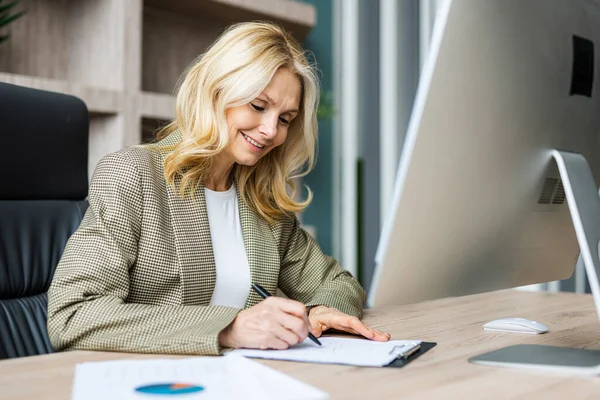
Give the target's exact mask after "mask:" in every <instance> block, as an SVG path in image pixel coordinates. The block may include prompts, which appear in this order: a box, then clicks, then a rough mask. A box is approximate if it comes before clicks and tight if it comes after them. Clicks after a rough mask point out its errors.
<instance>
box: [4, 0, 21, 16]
mask: <svg viewBox="0 0 600 400" xmlns="http://www.w3.org/2000/svg"><path fill="white" fill-rule="evenodd" d="M17 3H18V0H14V1H13V2H12V3H8V4H7V5H5V6H3V5H2V0H0V14H2V13H4V11H8V10H10V9H11V8H13V7H14V6H16V5H17Z"/></svg>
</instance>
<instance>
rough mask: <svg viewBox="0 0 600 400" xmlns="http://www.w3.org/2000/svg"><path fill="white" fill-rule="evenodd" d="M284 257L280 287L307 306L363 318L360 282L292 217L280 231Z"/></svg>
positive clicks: (364, 296) (363, 298) (289, 295)
mask: <svg viewBox="0 0 600 400" xmlns="http://www.w3.org/2000/svg"><path fill="white" fill-rule="evenodd" d="M281 239H282V240H281V242H280V244H281V245H282V247H281V249H280V251H281V254H283V256H282V263H281V269H280V272H279V282H278V284H279V288H280V289H281V291H283V293H285V294H286V295H287V296H288V297H290V298H291V299H294V300H297V301H300V302H302V303H304V304H305V305H306V306H307V307H309V306H317V305H324V306H327V307H331V308H335V309H337V310H339V311H341V312H343V313H346V314H349V315H353V316H356V317H358V318H361V317H362V312H363V308H364V305H365V301H366V295H365V291H364V290H363V288H362V287H361V286H360V283H358V281H357V280H356V279H355V278H354V277H353V276H352V275H351V274H350V273H349V272H348V271H346V270H344V269H343V268H342V267H341V265H340V264H339V263H338V262H337V261H336V260H335V259H333V258H332V257H329V256H327V255H325V254H324V253H323V251H322V250H321V248H320V246H319V245H318V243H317V242H316V241H315V240H314V239H313V238H312V236H310V235H309V234H308V233H307V232H306V231H305V230H304V229H302V228H301V227H300V223H299V221H298V219H297V218H296V217H295V216H291V217H290V219H289V220H288V221H286V223H285V224H284V227H283V228H282V230H281Z"/></svg>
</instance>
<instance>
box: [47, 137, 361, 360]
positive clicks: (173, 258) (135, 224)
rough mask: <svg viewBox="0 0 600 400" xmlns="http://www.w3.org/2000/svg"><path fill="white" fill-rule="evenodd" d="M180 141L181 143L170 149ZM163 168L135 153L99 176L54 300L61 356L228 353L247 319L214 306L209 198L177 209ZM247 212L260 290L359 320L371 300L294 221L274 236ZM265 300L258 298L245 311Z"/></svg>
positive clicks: (152, 156) (156, 156)
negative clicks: (234, 331) (238, 321)
mask: <svg viewBox="0 0 600 400" xmlns="http://www.w3.org/2000/svg"><path fill="white" fill-rule="evenodd" d="M179 140H181V136H180V135H178V134H172V135H170V136H169V137H167V138H166V139H164V140H163V142H162V143H164V144H175V143H177V142H178V141H179ZM164 158H165V155H164V154H162V153H160V152H158V151H155V150H151V149H149V148H148V147H147V146H136V147H131V148H128V149H124V150H121V151H119V152H116V153H113V154H109V155H107V156H106V157H104V158H103V159H102V160H101V161H100V162H99V164H98V166H97V167H96V170H95V172H94V175H93V177H92V180H91V184H90V191H89V197H88V200H89V208H88V210H87V212H86V214H85V216H84V218H83V220H82V222H81V225H80V227H79V229H78V230H77V231H76V232H75V233H74V234H73V235H72V236H71V238H70V239H69V241H68V243H67V245H66V248H65V250H64V253H63V256H62V258H61V260H60V262H59V264H58V266H57V268H56V272H55V275H54V278H53V281H52V284H51V286H50V289H49V291H48V333H49V336H50V341H51V343H52V345H53V346H54V348H55V349H56V350H69V349H80V350H104V351H122V352H138V353H166V354H196V355H197V354H204V355H214V354H219V353H220V352H221V351H222V349H221V348H220V346H219V344H218V334H219V332H220V331H221V330H223V329H224V328H225V327H226V326H227V325H229V324H230V323H231V322H232V321H233V319H234V318H235V317H236V315H237V313H238V312H239V311H240V310H239V309H236V308H232V307H225V306H209V303H210V299H211V296H212V293H213V290H214V286H215V278H216V269H215V261H214V256H213V249H212V244H211V236H210V227H209V223H208V215H207V210H206V202H205V198H204V188H203V187H200V188H199V190H198V191H197V193H196V200H195V201H194V200H191V199H189V198H182V197H180V196H179V195H178V191H177V190H175V191H174V190H173V188H172V187H170V186H169V185H167V184H166V181H165V178H164V168H163V163H164ZM238 196H239V193H238ZM238 200H239V214H240V220H241V225H242V232H243V236H244V245H245V247H246V254H247V256H248V262H249V264H250V275H251V280H252V282H253V283H258V284H260V285H261V286H263V287H264V288H266V289H267V290H268V291H270V292H271V293H275V291H276V289H277V288H278V287H279V288H280V289H281V290H282V291H283V292H284V293H285V294H286V295H287V296H289V297H290V298H292V299H295V300H298V301H300V302H302V303H304V304H306V305H307V306H312V305H326V306H329V307H333V308H336V309H338V310H340V311H342V312H345V313H347V314H350V315H355V316H358V317H360V316H361V313H362V309H363V305H364V301H365V294H364V291H363V289H362V288H361V287H360V285H359V283H358V282H357V281H356V280H355V279H354V278H353V277H352V276H351V275H350V274H349V273H348V272H346V271H345V270H344V269H342V267H341V266H340V265H339V264H338V263H337V262H336V261H335V260H334V259H332V258H330V257H328V256H326V255H324V254H323V253H322V251H321V249H320V248H319V246H318V244H317V243H316V242H315V241H314V240H313V239H312V238H311V237H310V236H309V235H308V234H307V233H306V232H305V231H304V230H303V229H302V228H300V226H299V223H298V220H297V219H296V218H295V217H290V218H287V219H285V220H281V221H278V222H275V223H272V224H269V223H267V222H266V221H265V220H264V219H263V218H262V217H260V216H259V215H258V214H256V213H255V212H254V211H253V210H251V209H250V208H249V207H248V206H247V205H246V203H245V202H244V201H242V199H241V198H238ZM261 300H262V299H261V297H260V296H258V295H257V294H256V293H255V292H254V291H252V290H251V291H250V294H249V296H248V300H247V302H246V305H245V308H248V307H252V306H254V305H255V304H257V303H258V302H260V301H261Z"/></svg>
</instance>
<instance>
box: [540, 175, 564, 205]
mask: <svg viewBox="0 0 600 400" xmlns="http://www.w3.org/2000/svg"><path fill="white" fill-rule="evenodd" d="M565 198H566V195H565V188H564V187H563V185H562V181H561V180H560V179H559V178H546V180H545V181H544V186H543V187H542V193H541V194H540V198H539V199H538V204H564V203H565Z"/></svg>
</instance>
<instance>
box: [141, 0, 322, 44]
mask: <svg viewBox="0 0 600 400" xmlns="http://www.w3.org/2000/svg"><path fill="white" fill-rule="evenodd" d="M144 4H145V5H150V6H154V7H158V8H162V9H166V10H171V11H175V12H177V13H181V14H184V15H187V16H190V17H200V18H203V19H217V20H220V21H224V22H226V23H228V24H229V23H234V22H242V21H252V20H269V21H273V22H276V23H278V24H280V25H282V26H283V27H285V28H286V29H287V30H289V31H290V32H292V33H293V34H294V36H296V37H297V38H298V39H299V40H304V38H305V37H306V35H307V34H308V32H309V31H310V29H311V28H312V27H313V26H314V25H315V23H316V20H317V14H316V10H315V7H314V6H312V5H310V4H307V3H300V2H298V1H291V0H178V1H173V0H144Z"/></svg>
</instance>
